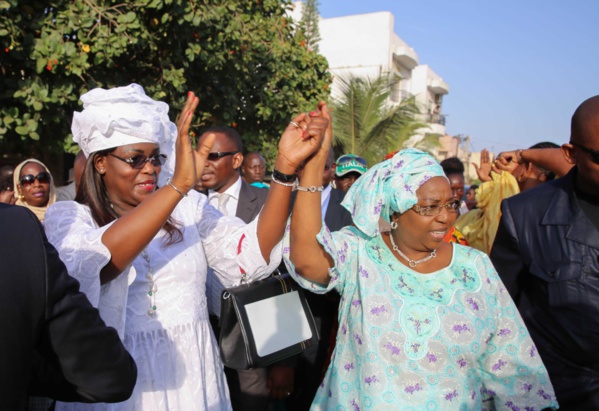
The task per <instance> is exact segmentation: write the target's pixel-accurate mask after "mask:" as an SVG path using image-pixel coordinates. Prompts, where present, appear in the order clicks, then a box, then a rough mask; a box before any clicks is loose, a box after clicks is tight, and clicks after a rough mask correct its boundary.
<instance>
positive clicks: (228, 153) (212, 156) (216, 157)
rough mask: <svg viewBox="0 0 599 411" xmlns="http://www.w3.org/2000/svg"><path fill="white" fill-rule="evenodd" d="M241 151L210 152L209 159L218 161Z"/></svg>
mask: <svg viewBox="0 0 599 411" xmlns="http://www.w3.org/2000/svg"><path fill="white" fill-rule="evenodd" d="M237 153H239V151H218V152H216V153H208V157H207V159H208V161H217V160H220V159H221V158H223V157H227V156H232V155H234V154H237Z"/></svg>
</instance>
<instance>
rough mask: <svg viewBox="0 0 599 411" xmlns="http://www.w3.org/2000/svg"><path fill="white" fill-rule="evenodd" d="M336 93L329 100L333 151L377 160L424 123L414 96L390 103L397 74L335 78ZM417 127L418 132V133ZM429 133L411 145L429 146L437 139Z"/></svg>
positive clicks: (423, 126) (403, 143) (404, 140)
mask: <svg viewBox="0 0 599 411" xmlns="http://www.w3.org/2000/svg"><path fill="white" fill-rule="evenodd" d="M338 80H339V86H340V92H339V96H338V97H337V98H335V99H334V100H333V102H332V107H333V136H334V141H333V143H334V145H335V147H336V151H337V152H339V153H341V152H343V153H353V154H357V155H359V156H362V157H364V158H366V160H367V161H368V164H376V163H378V162H379V161H381V160H382V158H383V157H384V156H385V155H386V154H387V153H389V152H392V151H396V150H398V149H401V148H403V147H404V146H405V145H406V144H408V143H410V140H411V139H412V137H414V136H415V135H417V134H419V133H420V131H421V130H422V129H424V128H426V127H427V125H426V124H425V123H423V122H421V121H420V120H419V119H420V118H422V114H421V110H420V108H419V107H418V105H417V104H416V100H415V98H414V97H410V98H408V99H403V100H402V101H401V102H400V103H399V104H397V105H396V104H391V103H390V96H391V94H392V92H393V90H394V89H395V88H396V87H397V85H398V82H399V80H400V79H399V78H398V77H397V76H393V75H381V76H379V77H376V78H373V79H371V78H368V77H356V76H352V75H348V76H341V77H339V78H338ZM417 131H418V133H417ZM436 137H437V136H436V135H428V136H426V137H425V138H423V139H420V140H419V141H417V143H416V144H413V145H414V146H416V147H418V148H421V149H424V150H428V149H430V148H431V147H432V146H433V145H434V141H436V140H437V138H436Z"/></svg>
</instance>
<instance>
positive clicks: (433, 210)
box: [412, 200, 460, 217]
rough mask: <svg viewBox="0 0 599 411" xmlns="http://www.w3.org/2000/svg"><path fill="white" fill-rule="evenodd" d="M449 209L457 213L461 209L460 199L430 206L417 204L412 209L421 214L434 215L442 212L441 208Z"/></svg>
mask: <svg viewBox="0 0 599 411" xmlns="http://www.w3.org/2000/svg"><path fill="white" fill-rule="evenodd" d="M444 208H446V209H447V211H449V212H450V213H457V212H458V210H459V209H460V202H459V201H458V200H454V201H450V202H449V203H447V204H443V205H430V206H419V205H415V206H414V207H412V210H413V211H415V212H417V213H418V214H420V215H423V216H427V217H432V216H435V215H439V214H441V210H443V209H444Z"/></svg>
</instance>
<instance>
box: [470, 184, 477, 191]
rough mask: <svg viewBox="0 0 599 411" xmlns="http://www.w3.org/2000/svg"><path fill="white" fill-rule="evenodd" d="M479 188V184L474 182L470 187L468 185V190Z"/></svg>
mask: <svg viewBox="0 0 599 411" xmlns="http://www.w3.org/2000/svg"><path fill="white" fill-rule="evenodd" d="M477 188H478V185H477V184H472V185H471V186H470V187H468V191H470V190H476V189H477Z"/></svg>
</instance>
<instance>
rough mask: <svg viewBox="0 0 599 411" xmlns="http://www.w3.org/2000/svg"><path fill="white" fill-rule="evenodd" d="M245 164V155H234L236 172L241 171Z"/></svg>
mask: <svg viewBox="0 0 599 411" xmlns="http://www.w3.org/2000/svg"><path fill="white" fill-rule="evenodd" d="M242 164H243V154H241V153H237V154H233V168H234V169H235V170H237V169H239V168H240V167H241V165H242Z"/></svg>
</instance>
